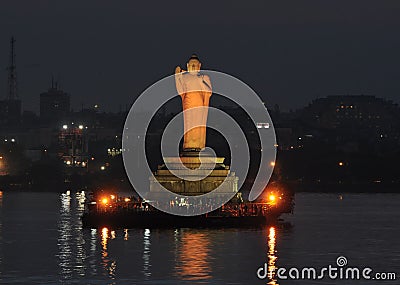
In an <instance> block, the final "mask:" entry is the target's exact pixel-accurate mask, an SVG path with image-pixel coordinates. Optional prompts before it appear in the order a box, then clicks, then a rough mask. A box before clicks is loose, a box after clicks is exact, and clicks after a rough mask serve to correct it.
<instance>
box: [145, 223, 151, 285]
mask: <svg viewBox="0 0 400 285" xmlns="http://www.w3.org/2000/svg"><path fill="white" fill-rule="evenodd" d="M150 245H151V242H150V230H149V229H145V230H144V236H143V246H144V249H143V274H144V276H145V278H146V279H148V278H149V277H151V271H150V267H151V264H150Z"/></svg>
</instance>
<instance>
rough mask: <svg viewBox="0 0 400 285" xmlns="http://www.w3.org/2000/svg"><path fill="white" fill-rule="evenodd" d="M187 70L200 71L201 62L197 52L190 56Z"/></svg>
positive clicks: (191, 71)
mask: <svg viewBox="0 0 400 285" xmlns="http://www.w3.org/2000/svg"><path fill="white" fill-rule="evenodd" d="M186 66H187V70H188V72H190V73H197V72H199V71H200V67H201V62H200V60H199V58H198V57H197V55H196V54H193V55H192V56H191V57H190V58H189V61H188V63H187V64H186Z"/></svg>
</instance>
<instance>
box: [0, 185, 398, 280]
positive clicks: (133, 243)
mask: <svg viewBox="0 0 400 285" xmlns="http://www.w3.org/2000/svg"><path fill="white" fill-rule="evenodd" d="M84 202H85V195H84V193H71V194H70V195H66V194H56V193H28V192H19V193H10V192H2V193H1V195H0V284H280V285H282V284H307V285H309V284H400V281H399V280H400V207H399V203H400V195H397V194H343V195H342V197H340V195H339V194H309V193H307V194H306V193H304V194H303V193H301V194H297V195H296V207H295V213H294V214H293V215H292V216H289V217H287V218H286V220H287V221H289V222H290V225H288V224H281V225H275V226H268V227H265V228H263V229H225V230H221V229H219V230H218V229H217V230H215V229H171V230H149V229H143V230H132V229H125V230H123V229H121V230H113V229H107V228H103V229H82V223H81V221H80V216H81V214H82V211H83V206H84ZM339 256H344V257H346V258H347V261H348V264H349V265H351V266H357V267H367V266H368V267H371V268H372V269H373V270H374V272H394V273H397V280H396V281H377V280H374V281H365V280H359V281H355V280H331V279H328V278H324V279H322V280H315V281H314V280H303V281H299V280H276V279H277V278H276V275H275V274H276V269H277V268H279V267H284V268H288V269H289V268H291V267H297V268H302V267H316V268H322V267H326V266H329V265H336V259H337V258H338V257H339ZM265 263H267V264H269V267H268V273H269V274H268V276H267V278H266V279H264V280H260V279H259V278H258V277H257V274H256V272H257V270H258V268H260V267H261V266H263V265H264V264H265Z"/></svg>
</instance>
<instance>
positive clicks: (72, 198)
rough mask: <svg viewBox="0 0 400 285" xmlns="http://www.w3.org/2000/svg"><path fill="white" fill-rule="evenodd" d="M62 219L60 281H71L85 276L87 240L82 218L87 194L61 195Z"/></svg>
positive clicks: (59, 238)
mask: <svg viewBox="0 0 400 285" xmlns="http://www.w3.org/2000/svg"><path fill="white" fill-rule="evenodd" d="M60 200H61V207H60V219H59V222H58V243H57V245H58V254H57V256H58V259H59V262H58V264H59V267H60V279H61V280H70V279H72V278H73V277H74V275H76V276H80V277H84V276H85V260H86V251H85V247H84V245H85V239H84V237H83V233H82V230H81V229H82V222H81V219H80V216H81V215H82V213H83V211H84V205H85V200H86V197H85V192H83V191H82V192H78V193H76V194H75V195H71V192H70V191H67V192H66V193H62V194H61V195H60Z"/></svg>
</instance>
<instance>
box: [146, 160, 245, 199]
mask: <svg viewBox="0 0 400 285" xmlns="http://www.w3.org/2000/svg"><path fill="white" fill-rule="evenodd" d="M224 160H225V158H224V157H211V156H207V155H202V154H199V152H184V153H183V154H182V156H180V157H164V161H165V164H163V165H160V166H159V167H158V170H157V171H156V173H155V174H154V176H152V177H150V196H157V193H160V192H162V188H161V187H160V185H159V184H158V183H160V184H161V185H162V186H164V187H165V188H167V189H168V190H169V191H171V192H173V193H176V194H180V195H185V196H196V195H202V194H206V193H208V192H211V191H213V190H215V189H216V188H217V187H218V186H220V185H221V184H222V183H223V182H224V181H225V183H224V184H223V186H222V187H221V188H220V189H218V190H217V191H218V193H220V194H221V195H226V194H228V193H237V192H238V180H239V178H238V177H236V176H235V173H234V172H231V171H230V169H229V166H226V165H224ZM166 165H168V168H167V167H166ZM200 165H201V169H197V168H199V166H200ZM192 169H197V171H195V172H193V171H190V170H192ZM171 170H172V171H173V172H174V173H176V174H177V175H178V176H179V177H178V176H175V175H174V174H173V173H171ZM207 174H208V175H207ZM202 177H205V178H202ZM199 179H200V180H199ZM156 182H158V183H156Z"/></svg>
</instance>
